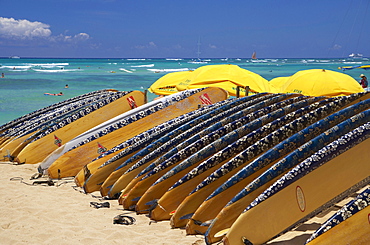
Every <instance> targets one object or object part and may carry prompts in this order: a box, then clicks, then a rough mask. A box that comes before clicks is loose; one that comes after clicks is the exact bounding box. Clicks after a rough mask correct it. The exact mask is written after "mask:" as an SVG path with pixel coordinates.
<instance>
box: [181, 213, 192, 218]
mask: <svg viewBox="0 0 370 245" xmlns="http://www.w3.org/2000/svg"><path fill="white" fill-rule="evenodd" d="M193 214H194V213H191V214H185V215H184V216H182V217H181V218H180V219H190V218H191V217H193Z"/></svg>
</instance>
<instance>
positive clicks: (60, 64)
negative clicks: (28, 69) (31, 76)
mask: <svg viewBox="0 0 370 245" xmlns="http://www.w3.org/2000/svg"><path fill="white" fill-rule="evenodd" d="M30 65H31V66H41V67H55V66H59V67H60V66H68V65H69V63H39V64H37V63H32V64H30Z"/></svg>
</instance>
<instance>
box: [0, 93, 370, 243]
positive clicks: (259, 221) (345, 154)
mask: <svg viewBox="0 0 370 245" xmlns="http://www.w3.org/2000/svg"><path fill="white" fill-rule="evenodd" d="M103 94H106V95H107V96H106V97H104V98H100V97H98V98H95V96H103ZM113 95H114V96H116V97H114V99H111V98H112V97H113ZM369 97H370V93H358V94H353V95H350V96H343V97H334V98H327V97H308V96H302V95H300V94H267V93H261V94H256V95H252V96H248V97H242V98H228V94H227V92H225V91H224V90H223V89H220V88H202V89H195V90H187V91H183V92H180V93H177V94H173V95H170V96H166V97H164V98H161V99H159V100H155V101H152V102H149V103H145V95H144V94H143V93H142V92H139V91H132V92H118V91H97V92H94V93H90V94H87V95H84V96H81V97H80V98H76V101H78V102H77V104H78V105H80V104H84V103H85V104H84V105H86V106H85V107H86V108H90V109H89V112H87V111H86V108H84V106H83V105H81V106H80V107H78V108H77V105H74V103H75V102H74V100H73V99H71V100H70V101H66V102H62V103H60V104H58V105H55V106H50V107H49V108H44V109H43V110H40V111H36V112H34V113H31V114H30V115H28V116H27V115H26V116H25V117H24V118H19V119H18V120H15V121H14V122H10V123H8V124H6V125H3V126H2V127H1V128H0V130H1V131H0V132H2V134H1V135H0V136H1V146H0V147H1V151H2V152H3V153H6V154H4V156H6V157H8V158H9V160H11V161H15V162H18V163H32V164H39V172H40V174H47V175H48V176H49V177H50V178H52V179H60V178H65V177H71V176H72V177H74V179H75V183H76V184H77V185H78V186H79V187H81V188H82V189H83V190H84V191H85V192H86V193H92V192H96V191H99V192H100V193H101V195H102V196H108V197H109V198H117V199H118V202H119V203H120V204H121V205H123V207H124V208H125V209H127V210H135V211H136V212H137V213H138V214H148V216H149V217H150V219H152V220H157V221H159V220H170V224H171V227H172V228H185V229H186V233H187V234H189V235H195V234H203V235H204V237H205V242H206V243H207V244H212V243H215V242H218V241H221V240H223V242H224V243H225V244H263V243H266V242H268V241H270V240H272V239H274V238H275V237H277V236H279V235H281V234H284V233H286V232H287V231H289V230H292V229H293V228H295V227H296V226H298V225H299V224H302V223H303V222H305V221H307V220H308V219H310V218H312V217H314V216H316V215H318V214H320V213H321V212H323V211H325V210H327V209H328V208H330V207H331V206H333V205H334V204H335V203H337V202H339V201H341V200H343V199H345V198H347V197H349V196H351V195H353V193H355V192H356V191H358V190H360V189H361V188H365V189H366V187H367V186H368V185H369V184H370V177H369V176H370V164H369V159H370V151H369V147H370V140H369V137H370V120H369V119H370V99H369ZM92 98H94V99H95V100H94V102H90V103H88V102H87V101H90V100H91V99H92ZM109 98H110V99H109ZM89 99H90V100H89ZM85 100H87V101H86V102H84V103H82V101H85ZM107 100H110V103H106V104H104V103H103V102H102V101H107ZM91 103H92V104H94V105H96V104H99V106H96V109H95V110H93V109H91V108H92V107H93V106H92V104H91ZM100 103H101V104H100ZM103 104H104V105H103ZM74 106H76V108H74ZM66 108H68V109H66ZM93 108H95V107H93ZM81 111H83V112H81ZM62 113H63V114H62ZM76 114H77V115H81V116H80V117H79V118H77V116H76ZM106 114H109V115H106ZM82 115H83V116H82ZM103 115H104V116H103ZM103 117H104V118H103ZM32 130H33V131H32ZM366 193H367V194H366ZM363 196H366V198H367V202H364V201H362V202H357V203H361V205H362V206H361V207H360V208H358V212H356V213H353V217H355V216H356V217H360V218H357V219H356V220H355V219H353V218H352V217H349V216H350V215H347V216H348V217H347V216H346V217H347V219H342V220H343V222H342V223H346V222H347V223H346V224H349V223H350V221H351V220H352V221H351V222H352V223H350V224H351V227H354V228H353V229H352V228H348V227H347V226H348V225H344V226H340V225H337V226H336V227H334V228H333V229H332V230H334V229H335V228H338V227H339V228H338V229H347V231H351V239H354V241H361V242H362V241H370V236H369V235H368V234H370V225H369V218H368V217H370V215H369V213H370V212H369V209H368V208H365V207H366V205H364V203H367V204H368V203H369V198H370V197H369V196H368V192H366V191H365V192H364V194H363ZM366 198H365V199H366ZM362 200H363V199H362ZM351 210H352V209H351ZM359 214H360V215H359ZM365 216H366V217H367V218H366V221H365V220H364V219H363V217H365ZM335 220H338V219H335ZM354 223H355V224H354ZM328 226H330V227H331V225H328ZM328 226H327V227H328ZM359 226H360V227H363V228H362V229H357V228H356V227H359ZM340 227H342V228H340ZM324 230H325V231H327V230H331V229H328V228H324ZM324 234H326V232H317V233H315V234H314V235H313V237H312V238H310V239H309V240H308V243H309V244H310V245H311V244H335V243H336V241H343V240H345V239H349V238H348V237H346V236H345V235H343V234H344V233H342V232H334V233H333V234H334V235H333V234H332V235H330V236H327V237H326V238H325V239H323V240H322V241H321V240H320V242H319V243H318V242H317V241H319V239H320V237H324ZM336 239H337V240H336ZM356 239H357V240H356Z"/></svg>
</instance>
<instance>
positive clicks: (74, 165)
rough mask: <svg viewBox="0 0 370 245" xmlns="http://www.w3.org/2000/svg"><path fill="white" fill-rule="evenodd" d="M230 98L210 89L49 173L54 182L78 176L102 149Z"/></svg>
mask: <svg viewBox="0 0 370 245" xmlns="http://www.w3.org/2000/svg"><path fill="white" fill-rule="evenodd" d="M227 96H228V94H227V92H226V91H225V90H223V89H219V88H206V89H204V90H201V91H200V92H198V93H195V94H193V95H191V96H189V97H187V98H185V99H183V100H181V101H179V102H176V103H174V104H172V105H170V106H168V107H166V108H164V109H162V110H160V111H158V112H157V113H153V114H151V115H149V116H146V117H144V118H142V119H139V120H137V121H135V122H134V123H131V124H128V125H126V126H124V127H122V128H120V129H117V130H115V131H113V132H112V133H109V134H106V135H104V136H102V137H100V138H98V139H97V140H93V141H90V142H88V143H86V144H84V145H82V146H80V147H77V148H75V149H73V150H71V151H68V152H66V153H65V154H63V155H62V156H60V157H59V158H58V159H57V160H56V161H55V162H54V163H53V164H52V165H51V166H50V167H49V169H48V173H49V176H50V177H51V178H58V177H60V178H63V177H69V176H75V175H76V174H77V173H78V172H79V171H80V170H81V169H82V168H83V167H84V166H85V165H86V164H88V163H89V162H90V161H91V160H93V159H94V158H96V157H97V156H99V152H98V150H99V149H98V148H105V149H111V148H112V147H114V146H116V145H117V144H119V143H121V142H123V141H125V140H127V139H129V138H132V137H133V136H135V135H138V134H140V133H142V132H144V131H146V130H148V129H149V128H152V127H154V126H156V125H158V124H160V123H162V122H165V121H168V120H170V119H172V118H175V117H177V116H179V115H181V114H184V113H186V112H189V111H192V110H195V109H197V108H198V106H200V105H202V104H203V103H204V102H203V101H204V97H207V98H209V99H210V101H212V103H214V102H218V101H221V100H225V99H226V98H227Z"/></svg>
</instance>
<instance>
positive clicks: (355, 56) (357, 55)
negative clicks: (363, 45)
mask: <svg viewBox="0 0 370 245" xmlns="http://www.w3.org/2000/svg"><path fill="white" fill-rule="evenodd" d="M348 57H350V58H352V59H361V58H362V57H363V55H362V54H360V53H357V54H355V53H352V54H350V55H348Z"/></svg>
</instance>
